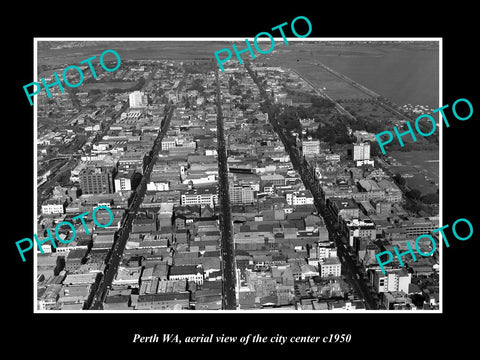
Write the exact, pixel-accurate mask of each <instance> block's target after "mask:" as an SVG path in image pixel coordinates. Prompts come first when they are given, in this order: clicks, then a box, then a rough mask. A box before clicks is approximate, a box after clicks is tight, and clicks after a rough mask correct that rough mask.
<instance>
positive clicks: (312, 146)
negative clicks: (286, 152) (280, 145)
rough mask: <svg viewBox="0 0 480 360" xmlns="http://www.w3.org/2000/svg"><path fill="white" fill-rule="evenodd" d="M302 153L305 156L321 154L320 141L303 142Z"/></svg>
mask: <svg viewBox="0 0 480 360" xmlns="http://www.w3.org/2000/svg"><path fill="white" fill-rule="evenodd" d="M302 151H303V155H305V156H309V155H318V154H320V140H312V139H311V138H309V139H308V140H303V141H302Z"/></svg>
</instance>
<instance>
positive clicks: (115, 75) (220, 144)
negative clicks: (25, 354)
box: [17, 37, 442, 314]
mask: <svg viewBox="0 0 480 360" xmlns="http://www.w3.org/2000/svg"><path fill="white" fill-rule="evenodd" d="M275 40H276V42H275V46H274V47H272V50H271V51H270V52H269V53H266V52H267V51H266V49H267V48H268V46H269V44H268V38H267V40H265V39H262V41H267V42H266V43H262V42H260V41H259V42H258V45H259V46H260V47H261V48H262V51H257V50H258V48H257V47H256V45H257V44H256V43H255V47H253V42H251V44H252V46H251V51H247V50H245V51H244V52H241V53H240V51H237V50H235V49H238V50H240V49H241V50H244V49H245V48H246V43H245V40H244V39H242V38H232V40H228V39H225V38H221V39H220V38H219V39H216V38H199V39H193V38H178V39H172V38H165V39H162V38H145V39H142V38H135V39H128V38H110V39H108V38H98V39H95V38H78V39H77V38H66V39H62V38H36V39H35V54H34V55H35V64H36V67H35V71H36V77H35V78H36V79H35V80H33V81H34V82H35V84H36V86H35V84H34V85H33V86H31V87H30V88H24V89H25V93H26V95H27V96H26V99H25V106H32V108H33V109H34V115H35V116H34V117H35V119H34V121H35V122H34V123H35V131H36V134H35V139H36V143H35V144H34V148H35V159H34V168H35V173H36V174H35V176H36V179H35V182H36V186H37V188H36V190H35V191H36V199H35V204H34V207H35V209H36V217H35V218H34V219H32V221H33V222H34V231H35V234H36V241H37V243H38V247H37V244H34V245H33V251H34V253H35V255H34V299H32V300H33V301H32V302H33V308H34V312H41V313H48V314H49V313H56V312H61V313H66V312H72V313H84V312H91V313H106V312H117V313H120V312H121V313H123V312H146V313H154V312H171V313H175V312H180V313H185V312H216V313H218V312H220V313H221V312H235V313H238V312H252V313H260V312H262V313H263V312H265V313H266V312H270V313H272V312H274V313H298V312H307V311H308V312H315V313H318V312H325V313H331V312H348V313H367V314H368V313H372V312H392V313H395V312H401V313H406V312H411V311H416V313H427V312H440V311H441V310H442V302H441V299H442V296H441V295H442V281H441V279H442V273H441V271H442V263H441V261H440V260H441V257H440V256H439V249H440V247H441V242H442V241H441V240H439V236H438V233H436V234H433V235H432V236H433V239H434V241H435V242H430V241H426V240H424V241H421V242H419V241H418V240H417V241H416V239H417V238H418V237H419V236H421V235H422V234H427V233H430V232H432V230H434V229H437V228H439V226H440V225H441V221H440V210H441V208H440V195H439V193H440V192H441V180H440V179H441V174H440V167H441V157H440V151H439V149H440V139H441V137H440V131H439V129H440V127H441V119H439V118H440V117H439V114H438V112H433V110H434V109H437V108H439V107H440V106H441V105H442V104H441V102H440V95H439V92H440V90H441V77H440V74H441V61H440V60H441V55H442V54H441V52H442V48H441V41H440V40H439V39H437V38H421V39H418V38H412V39H409V38H401V39H398V40H397V39H395V38H391V39H384V38H378V39H375V38H373V39H369V38H359V39H348V38H345V39H322V38H293V37H292V39H290V38H289V42H288V45H286V44H284V43H283V42H282V41H281V40H282V39H281V38H279V39H278V41H277V38H275ZM232 44H235V45H236V48H235V47H232ZM222 49H229V50H228V51H224V52H223V53H218V54H219V55H218V57H216V56H215V55H214V54H215V53H216V52H219V51H220V50H222ZM254 51H255V58H253V56H252V53H253V52H254ZM228 52H230V54H231V57H230V59H228V60H226V56H227V54H228ZM219 58H220V59H223V61H222V63H221V64H220V63H219V61H218V59H219ZM240 60H241V61H240ZM220 65H221V66H220ZM32 84H33V83H32ZM29 94H30V95H29ZM29 102H30V104H33V105H30V104H29ZM420 114H431V115H432V118H433V119H435V123H434V124H431V123H430V122H429V121H428V120H427V119H425V120H422V121H421V122H417V121H416V119H417V117H418V116H419V115H420ZM414 125H415V126H414ZM432 125H433V126H434V128H435V127H436V130H435V131H433V130H432ZM412 128H413V130H411V129H412ZM394 129H395V131H394ZM415 129H416V130H415ZM431 130H432V131H431ZM420 131H422V132H423V133H430V132H431V135H429V136H420V135H419V134H418V133H419V132H420ZM380 133H384V134H385V133H390V134H393V136H392V137H391V141H390V142H388V141H387V138H386V137H381V141H382V142H383V143H379V139H380V138H379V137H378V136H376V135H377V134H380ZM395 134H397V135H395ZM398 134H400V135H398ZM415 135H416V137H415ZM32 239H33V237H32ZM408 242H410V243H411V244H412V246H413V244H415V249H416V250H415V255H416V258H415V257H414V256H413V254H414V253H413V251H412V250H411V248H410V245H409V243H408ZM17 246H18V245H17ZM419 253H420V254H422V255H419ZM424 254H427V255H428V256H427V255H424ZM383 255H390V256H383ZM21 256H22V257H23V254H22V253H21Z"/></svg>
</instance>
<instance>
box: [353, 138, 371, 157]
mask: <svg viewBox="0 0 480 360" xmlns="http://www.w3.org/2000/svg"><path fill="white" fill-rule="evenodd" d="M357 160H370V143H369V142H361V143H355V144H353V161H357Z"/></svg>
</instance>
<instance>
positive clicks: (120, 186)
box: [115, 177, 132, 192]
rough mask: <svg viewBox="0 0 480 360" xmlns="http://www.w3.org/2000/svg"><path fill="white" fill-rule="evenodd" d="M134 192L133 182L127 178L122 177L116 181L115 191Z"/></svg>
mask: <svg viewBox="0 0 480 360" xmlns="http://www.w3.org/2000/svg"><path fill="white" fill-rule="evenodd" d="M130 190H132V181H131V180H130V179H129V178H127V177H120V178H116V179H115V191H116V192H120V191H130Z"/></svg>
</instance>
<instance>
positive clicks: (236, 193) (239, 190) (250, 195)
mask: <svg viewBox="0 0 480 360" xmlns="http://www.w3.org/2000/svg"><path fill="white" fill-rule="evenodd" d="M228 190H229V193H230V202H231V203H232V204H234V205H238V204H253V203H254V202H255V190H254V189H253V188H252V186H250V185H242V184H236V183H234V182H231V183H230V186H229V188H228Z"/></svg>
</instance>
